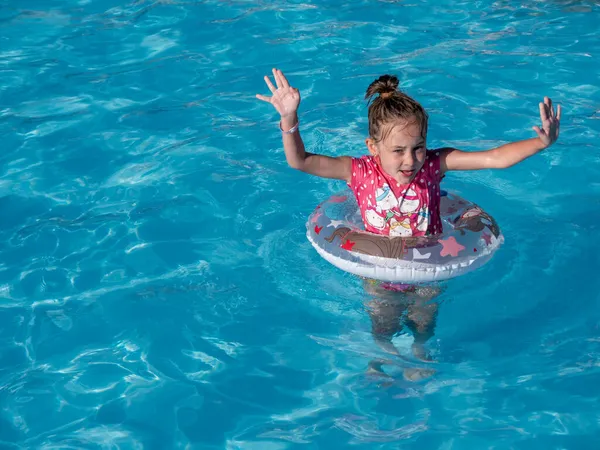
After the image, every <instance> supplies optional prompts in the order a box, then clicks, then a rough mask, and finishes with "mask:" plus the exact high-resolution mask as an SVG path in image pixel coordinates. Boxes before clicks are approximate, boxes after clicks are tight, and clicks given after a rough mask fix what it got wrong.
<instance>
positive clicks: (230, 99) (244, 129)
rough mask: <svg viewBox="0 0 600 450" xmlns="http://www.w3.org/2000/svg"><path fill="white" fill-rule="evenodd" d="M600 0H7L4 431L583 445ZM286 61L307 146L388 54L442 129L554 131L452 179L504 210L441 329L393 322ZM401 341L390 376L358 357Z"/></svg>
mask: <svg viewBox="0 0 600 450" xmlns="http://www.w3.org/2000/svg"><path fill="white" fill-rule="evenodd" d="M599 20H600V7H599V6H598V4H597V2H593V1H586V0H583V1H572V0H550V1H544V2H542V1H534V2H518V1H514V0H499V1H495V2H492V1H481V2H467V1H462V2H456V1H448V0H436V1H433V2H426V1H423V0H415V1H413V2H394V1H356V2H340V1H338V0H328V1H321V2H319V1H314V0H307V1H275V2H270V1H262V0H254V1H241V0H230V1H227V2H223V1H214V0H212V1H204V2H198V1H192V0H189V1H186V0H177V1H175V0H173V1H171V0H159V1H145V0H138V1H131V0H129V1H125V2H123V1H116V0H94V1H92V0H79V1H76V0H52V1H39V0H23V1H19V2H8V1H3V2H0V27H1V29H2V32H1V33H0V75H1V79H2V81H1V83H0V133H1V136H2V151H1V152H0V158H1V159H0V161H1V166H0V170H1V178H0V205H1V207H2V209H1V212H2V214H1V215H0V297H1V299H0V321H1V323H2V327H1V328H0V405H1V408H0V447H2V448H7V449H8V448H40V449H42V448H47V449H49V448H61V449H65V448H90V449H92V448H107V449H108V448H123V449H128V448H144V449H166V448H198V449H221V448H226V449H266V450H279V449H293V448H353V449H362V448H364V449H395V448H415V449H416V448H418V449H482V448H493V449H508V448H514V449H527V450H533V449H554V448H556V449H559V448H561V449H562V448H568V449H587V448H595V446H596V445H597V442H598V440H599V439H600V427H599V423H600V412H599V410H598V402H599V400H600V391H599V389H598V386H599V380H600V296H599V292H600V278H598V276H597V270H598V268H599V267H600V264H599V262H600V261H599V259H600V258H599V254H598V249H599V248H600V237H599V235H598V231H599V223H600V155H599V152H598V140H599V138H600V120H599V119H600V86H599V85H598V79H599V76H600V63H599V62H598V60H599V57H600V32H599V31H598V25H597V24H598V23H599ZM273 66H277V67H279V68H281V69H282V70H283V71H284V72H285V74H286V75H287V76H288V77H289V79H290V81H291V83H292V85H293V86H296V87H298V88H299V89H300V92H301V94H302V96H303V100H302V104H301V111H300V114H301V116H300V120H301V132H302V136H303V138H304V140H305V143H306V145H307V148H308V149H309V150H311V151H314V152H322V153H325V154H328V155H355V156H358V155H361V154H363V153H364V152H365V146H364V139H365V137H366V133H367V116H366V104H365V102H364V100H363V96H364V92H365V90H366V87H367V86H368V84H369V83H370V82H371V81H372V80H373V79H375V78H376V77H377V76H379V75H382V74H385V73H393V74H397V75H398V77H399V78H400V80H401V87H402V88H403V89H405V90H406V91H407V92H408V93H409V94H410V95H412V96H414V97H415V98H417V99H418V100H419V101H420V102H421V103H422V104H423V105H424V106H425V108H427V110H428V112H429V114H430V127H429V142H428V144H429V146H430V147H432V148H433V147H437V146H455V147H459V148H463V149H466V150H476V149H487V148H492V147H494V146H496V145H499V144H501V143H503V142H507V141H511V140H519V139H526V138H529V137H533V136H534V132H533V131H532V130H531V127H532V126H534V125H537V124H538V123H539V113H538V102H539V101H540V100H541V99H542V98H543V96H544V95H548V96H550V97H551V98H552V99H553V100H554V102H555V103H560V104H561V105H562V106H563V120H562V126H561V136H560V139H559V141H558V142H557V143H556V144H555V145H554V146H553V147H551V148H550V149H548V150H547V151H545V152H543V153H541V154H539V155H536V156H535V157H533V158H531V159H529V160H527V161H525V162H523V163H522V164H520V165H518V166H515V167H513V168H511V169H507V170H503V171H481V172H464V173H450V174H448V176H447V177H446V179H445V181H444V183H443V187H444V189H448V190H451V191H454V192H457V193H459V194H460V195H463V196H465V197H466V198H468V199H469V200H472V201H474V202H476V203H478V204H480V205H481V206H482V207H484V208H485V209H486V210H487V211H488V212H490V213H491V214H492V215H493V216H494V217H495V218H496V220H497V221H498V223H499V224H500V226H501V228H502V230H503V233H504V236H505V239H506V242H505V244H504V245H503V247H502V248H501V250H500V251H499V252H498V253H497V254H496V255H495V256H494V258H493V259H492V261H491V262H490V263H488V264H487V265H486V266H485V267H483V268H482V269H480V270H478V271H476V272H474V273H471V274H468V275H466V276H463V277H460V278H458V279H454V280H451V281H449V282H447V284H446V286H445V291H444V293H443V294H442V295H441V297H440V298H439V302H440V311H439V316H438V319H437V328H436V334H435V336H434V337H433V338H432V339H431V340H430V341H429V343H428V348H429V350H430V351H431V353H432V355H433V356H434V358H435V360H436V362H435V363H430V364H428V365H427V367H428V368H433V369H434V370H435V374H433V375H432V376H430V377H426V378H424V379H422V380H420V381H407V380H405V379H404V377H403V371H404V369H406V367H419V366H420V365H422V364H423V363H420V362H419V361H416V360H415V359H414V358H412V357H411V355H410V344H411V342H412V341H411V336H410V334H402V335H399V336H397V337H396V338H395V343H396V345H397V346H398V348H399V349H401V351H402V352H405V353H406V355H405V358H404V359H402V358H390V357H389V355H385V353H383V352H382V350H381V349H380V348H379V347H378V346H377V345H376V344H375V343H374V340H373V337H372V336H371V333H370V331H371V324H370V320H369V316H368V314H367V312H366V306H365V302H366V301H367V300H368V298H367V294H366V293H365V291H364V289H363V286H362V283H361V282H360V281H359V280H358V279H356V278H354V277H352V276H350V275H348V274H345V273H343V272H341V271H339V270H338V269H336V268H334V267H333V266H331V265H329V264H328V263H326V262H325V261H323V260H322V259H321V258H320V257H319V256H318V254H317V253H316V252H315V251H314V250H313V248H312V247H311V245H310V244H309V242H308V241H307V240H306V238H305V220H306V218H307V217H308V215H309V214H310V212H311V211H312V210H313V208H314V207H315V206H316V204H317V203H319V202H320V201H322V200H324V199H326V198H327V197H328V196H329V195H330V194H331V193H332V192H336V191H339V190H340V189H343V188H344V186H343V183H340V182H337V181H330V180H322V179H318V178H313V177H310V176H308V175H305V174H303V173H300V172H296V171H293V170H292V169H290V168H288V167H287V165H286V162H285V158H284V155H283V151H282V147H281V141H280V139H281V137H280V133H279V131H278V128H277V117H276V116H275V115H274V111H273V110H272V108H271V107H270V105H267V104H265V103H261V102H259V101H257V100H256V99H255V98H254V95H255V94H257V93H262V94H266V93H267V90H266V87H265V85H264V82H263V80H262V77H263V75H265V74H269V73H270V70H271V68H272V67H273ZM373 358H388V359H389V362H388V364H386V366H385V371H386V372H387V373H388V375H389V377H388V378H382V377H376V376H372V375H369V374H367V370H366V369H367V367H368V363H369V361H371V360H372V359H373Z"/></svg>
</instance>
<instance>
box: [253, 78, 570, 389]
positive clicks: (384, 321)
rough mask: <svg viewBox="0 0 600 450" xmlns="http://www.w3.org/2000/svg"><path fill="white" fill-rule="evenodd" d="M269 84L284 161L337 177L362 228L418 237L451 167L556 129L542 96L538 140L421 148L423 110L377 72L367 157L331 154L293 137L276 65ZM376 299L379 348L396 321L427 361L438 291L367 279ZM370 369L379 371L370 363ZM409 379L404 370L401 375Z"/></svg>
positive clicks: (510, 157)
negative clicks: (356, 206)
mask: <svg viewBox="0 0 600 450" xmlns="http://www.w3.org/2000/svg"><path fill="white" fill-rule="evenodd" d="M273 78H274V79H275V85H273V83H272V82H271V81H270V79H269V77H268V76H265V82H266V84H267V86H268V88H269V90H270V91H271V93H272V96H270V97H268V96H264V95H257V96H256V97H257V98H258V99H259V100H262V101H265V102H268V103H270V104H271V105H273V107H274V108H275V109H276V110H277V112H278V113H279V114H280V116H281V120H280V123H279V127H280V129H281V132H282V137H283V147H284V151H285V157H286V159H287V162H288V164H289V165H290V166H291V167H293V168H294V169H298V170H301V171H303V172H306V173H309V174H312V175H316V176H319V177H324V178H334V179H338V180H343V181H345V182H346V183H348V185H349V186H350V188H351V189H352V191H353V192H354V195H355V196H356V199H357V201H358V204H359V207H360V211H361V215H362V218H363V221H364V225H365V228H366V230H367V231H370V232H372V233H377V234H383V235H391V236H424V235H434V234H438V233H441V232H442V222H441V218H440V211H439V206H440V182H441V180H442V178H443V177H444V174H445V173H446V172H448V171H450V170H478V169H502V168H507V167H510V166H513V165H515V164H517V163H519V162H521V161H523V160H524V159H526V158H528V157H530V156H533V155H535V154H536V153H538V152H540V151H542V150H543V149H545V148H547V147H549V146H550V145H552V144H553V143H554V142H555V141H556V139H557V138H558V134H559V124H560V115H561V108H560V105H559V106H558V108H557V111H556V112H555V111H554V108H553V107H552V101H551V100H550V99H549V98H548V97H545V98H544V102H543V103H540V104H539V109H540V118H541V121H542V126H541V127H537V126H536V127H533V129H534V130H535V132H536V134H537V137H535V138H532V139H527V140H523V141H519V142H513V143H510V144H505V145H502V146H500V147H497V148H493V149H490V150H484V151H475V152H465V151H461V150H458V149H455V148H440V149H435V150H428V149H427V125H428V115H427V113H426V112H425V110H424V109H423V107H422V106H421V105H420V104H419V103H418V102H417V101H415V100H414V99H412V98H411V97H409V96H408V95H407V94H405V93H404V92H402V91H400V90H399V89H398V79H397V78H396V77H395V76H390V75H383V76H381V77H379V78H378V79H377V80H375V81H373V82H372V83H371V84H370V85H369V87H368V88H367V92H366V95H365V98H366V99H367V100H368V101H369V102H370V104H369V112H368V118H369V137H368V138H367V139H366V145H367V149H368V151H369V155H366V156H362V157H360V158H354V157H349V156H339V157H330V156H324V155H316V154H313V153H309V152H306V151H305V149H304V143H303V142H302V138H301V137H300V131H299V125H300V123H299V120H298V107H299V105H300V93H299V92H298V89H296V88H293V87H291V86H290V84H289V82H288V80H287V79H286V77H285V76H284V75H283V73H282V72H281V71H280V70H278V69H273ZM365 287H366V289H367V291H368V292H369V293H370V294H372V295H373V296H374V297H375V299H374V300H373V301H371V302H370V312H369V314H370V316H371V321H372V325H373V336H374V337H375V340H376V342H377V343H378V344H379V345H380V346H381V347H382V348H383V349H384V350H386V351H388V352H390V353H392V354H395V355H398V354H399V353H398V350H397V349H396V348H395V347H394V345H393V344H392V338H393V336H394V335H395V334H396V333H398V332H400V331H401V329H402V326H401V323H400V322H401V321H400V318H401V317H402V315H404V314H406V325H407V326H408V327H409V329H411V331H412V333H413V335H414V344H413V353H414V355H415V356H416V357H417V358H420V359H423V360H427V359H428V357H427V355H426V353H425V350H424V344H425V342H426V341H427V340H428V339H429V338H430V337H431V336H432V335H433V328H434V323H435V316H436V313H437V305H436V304H435V303H433V302H430V301H429V300H431V299H432V298H434V297H435V296H436V295H437V293H438V291H439V290H438V289H436V288H435V287H432V286H420V287H419V286H410V285H404V284H392V283H380V282H376V281H374V280H366V282H365ZM372 369H373V370H379V369H380V368H379V367H376V365H374V366H373V367H372ZM405 375H407V376H408V377H411V375H410V374H406V373H405Z"/></svg>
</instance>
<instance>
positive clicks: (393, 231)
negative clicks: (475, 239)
mask: <svg viewBox="0 0 600 450" xmlns="http://www.w3.org/2000/svg"><path fill="white" fill-rule="evenodd" d="M442 177H443V175H442V174H441V171H440V153H439V151H435V150H434V151H431V150H429V151H427V156H426V159H425V164H424V165H423V167H422V169H421V170H419V172H418V173H417V175H416V176H415V178H414V179H413V180H412V181H411V182H410V183H409V184H398V183H397V182H396V180H394V178H393V177H391V176H389V175H388V174H387V173H385V172H384V171H383V169H382V168H381V167H380V165H379V164H378V163H377V161H376V159H375V157H373V156H363V157H361V158H352V180H351V182H350V188H351V189H352V191H353V192H354V195H355V196H356V199H357V201H358V205H359V207H360V212H361V214H362V219H363V222H364V224H365V228H366V230H367V231H370V232H372V233H376V234H384V235H389V236H425V235H429V234H438V233H441V232H442V221H441V218H440V181H441V179H442Z"/></svg>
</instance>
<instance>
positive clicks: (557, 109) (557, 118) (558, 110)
mask: <svg viewBox="0 0 600 450" xmlns="http://www.w3.org/2000/svg"><path fill="white" fill-rule="evenodd" d="M561 112H562V108H561V107H560V105H558V107H557V108H556V120H560V113H561Z"/></svg>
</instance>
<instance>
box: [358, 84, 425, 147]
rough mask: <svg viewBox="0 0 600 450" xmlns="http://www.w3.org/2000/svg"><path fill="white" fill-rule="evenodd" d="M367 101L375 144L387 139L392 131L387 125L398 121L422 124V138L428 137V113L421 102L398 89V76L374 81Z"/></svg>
mask: <svg viewBox="0 0 600 450" xmlns="http://www.w3.org/2000/svg"><path fill="white" fill-rule="evenodd" d="M377 94H379V95H377ZM376 95H377V97H375V96H376ZM373 97H375V98H373ZM365 99H366V100H368V102H369V136H371V138H372V139H373V140H374V141H375V142H380V141H382V140H383V139H385V137H386V136H387V135H388V134H389V132H390V131H391V130H392V127H390V126H386V125H388V124H392V123H393V122H396V121H398V120H407V121H414V122H416V123H418V124H420V125H421V136H423V138H424V137H425V136H426V135H427V121H428V118H429V116H428V115H427V112H425V109H424V108H423V107H422V106H421V104H420V103H419V102H417V101H416V100H414V99H413V98H411V97H409V96H408V95H406V94H405V93H404V92H402V91H400V90H399V89H398V78H397V77H396V76H394V75H382V76H380V77H379V78H378V79H376V80H375V81H373V82H372V83H371V84H370V85H369V87H368V88H367V93H366V94H365Z"/></svg>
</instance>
